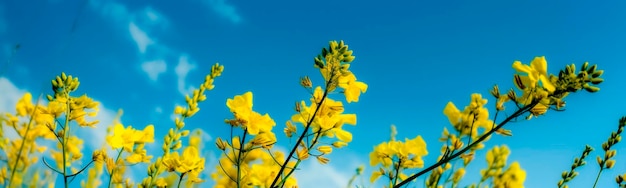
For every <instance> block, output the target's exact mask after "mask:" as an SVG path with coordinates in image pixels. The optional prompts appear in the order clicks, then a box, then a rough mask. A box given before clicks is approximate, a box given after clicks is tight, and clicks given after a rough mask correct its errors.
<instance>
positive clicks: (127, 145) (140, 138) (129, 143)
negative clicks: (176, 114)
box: [106, 122, 154, 152]
mask: <svg viewBox="0 0 626 188" xmlns="http://www.w3.org/2000/svg"><path fill="white" fill-rule="evenodd" d="M112 132H113V134H112V135H107V137H106V141H107V143H108V144H109V145H110V146H111V148H113V149H120V148H124V150H125V151H127V152H132V151H133V146H135V144H141V143H152V142H154V126H153V125H148V126H146V128H144V130H143V131H139V130H136V129H134V128H133V127H132V126H128V127H126V128H124V125H122V124H121V123H119V122H116V123H115V125H114V126H113V130H112Z"/></svg>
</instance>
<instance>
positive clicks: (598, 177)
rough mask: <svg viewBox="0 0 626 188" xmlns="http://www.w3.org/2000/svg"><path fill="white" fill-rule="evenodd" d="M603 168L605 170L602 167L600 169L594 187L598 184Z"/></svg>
mask: <svg viewBox="0 0 626 188" xmlns="http://www.w3.org/2000/svg"><path fill="white" fill-rule="evenodd" d="M602 170H604V168H602V167H600V171H598V176H596V181H595V182H593V188H596V185H597V184H598V180H599V179H600V174H602Z"/></svg>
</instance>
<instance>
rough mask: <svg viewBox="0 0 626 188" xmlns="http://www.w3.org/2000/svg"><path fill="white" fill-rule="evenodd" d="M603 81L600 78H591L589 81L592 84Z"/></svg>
mask: <svg viewBox="0 0 626 188" xmlns="http://www.w3.org/2000/svg"><path fill="white" fill-rule="evenodd" d="M603 81H604V79H602V78H591V83H593V84H600V83H602V82H603Z"/></svg>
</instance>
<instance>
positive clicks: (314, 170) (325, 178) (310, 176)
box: [296, 159, 354, 188]
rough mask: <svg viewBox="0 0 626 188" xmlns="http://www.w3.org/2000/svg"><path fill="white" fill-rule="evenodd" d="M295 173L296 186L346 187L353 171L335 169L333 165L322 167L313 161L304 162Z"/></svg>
mask: <svg viewBox="0 0 626 188" xmlns="http://www.w3.org/2000/svg"><path fill="white" fill-rule="evenodd" d="M298 168H299V169H301V170H299V171H296V177H297V180H298V186H299V187H302V188H309V187H346V186H347V185H348V181H349V180H350V178H351V177H352V175H353V174H351V173H352V172H354V170H346V168H343V169H342V168H337V167H335V166H333V163H332V162H331V163H329V164H326V165H322V164H320V163H319V162H317V160H315V159H309V160H306V161H305V162H304V163H303V164H302V165H301V166H300V167H298Z"/></svg>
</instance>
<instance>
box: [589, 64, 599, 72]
mask: <svg viewBox="0 0 626 188" xmlns="http://www.w3.org/2000/svg"><path fill="white" fill-rule="evenodd" d="M596 68H598V66H597V65H592V66H591V67H589V69H588V70H587V73H589V74H591V73H594V72H596Z"/></svg>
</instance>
